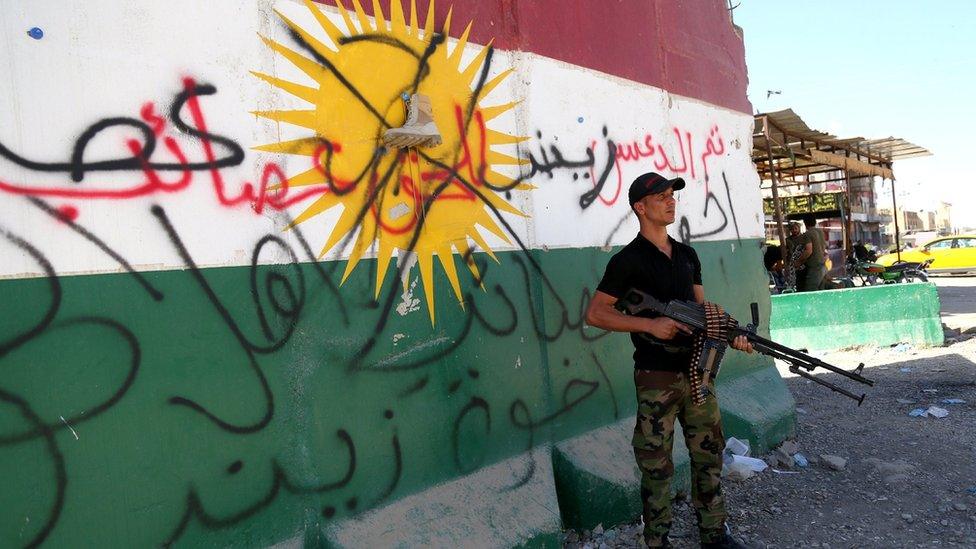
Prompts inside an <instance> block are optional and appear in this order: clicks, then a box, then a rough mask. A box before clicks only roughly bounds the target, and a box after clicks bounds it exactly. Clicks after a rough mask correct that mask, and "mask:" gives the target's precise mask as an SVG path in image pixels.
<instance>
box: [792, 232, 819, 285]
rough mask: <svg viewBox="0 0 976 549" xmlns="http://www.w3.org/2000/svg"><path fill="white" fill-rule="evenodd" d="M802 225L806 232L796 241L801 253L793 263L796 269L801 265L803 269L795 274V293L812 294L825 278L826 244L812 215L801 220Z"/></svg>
mask: <svg viewBox="0 0 976 549" xmlns="http://www.w3.org/2000/svg"><path fill="white" fill-rule="evenodd" d="M803 225H804V226H806V228H807V230H806V232H805V233H803V234H802V235H801V236H800V237H799V240H798V243H800V244H801V245H802V246H803V252H801V253H800V257H799V258H798V259H797V260H796V263H794V266H796V267H797V268H799V267H800V265H803V266H804V267H805V269H804V270H803V271H802V272H798V273H797V277H796V291H798V292H813V291H816V290H819V289H820V288H821V285H822V284H823V280H824V278H825V277H826V276H827V265H826V259H825V257H826V256H825V255H824V254H825V252H824V250H825V249H826V248H827V242H826V240H825V239H824V235H823V231H821V230H820V229H818V228H817V220H816V218H814V217H813V216H812V215H808V216H806V217H804V218H803Z"/></svg>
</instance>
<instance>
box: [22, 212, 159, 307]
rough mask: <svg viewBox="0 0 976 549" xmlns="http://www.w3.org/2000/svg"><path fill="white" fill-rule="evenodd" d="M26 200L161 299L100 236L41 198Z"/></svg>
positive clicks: (155, 297)
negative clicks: (64, 226) (96, 249)
mask: <svg viewBox="0 0 976 549" xmlns="http://www.w3.org/2000/svg"><path fill="white" fill-rule="evenodd" d="M27 200H29V201H30V203H31V204H33V205H34V206H36V207H37V208H39V209H40V210H42V211H43V212H44V213H46V214H48V215H50V216H51V217H53V218H54V219H57V220H58V221H61V222H62V223H65V224H66V225H67V226H68V227H70V228H71V230H72V231H74V232H76V233H78V234H80V235H81V236H82V237H84V239H85V240H87V241H89V242H91V243H92V244H94V245H95V246H96V247H97V248H98V249H99V250H102V251H103V252H105V253H106V254H107V255H108V256H109V257H111V258H112V259H114V260H115V261H116V262H117V263H118V264H119V265H121V266H122V268H123V269H125V272H127V273H129V274H130V275H132V277H133V278H135V279H136V282H138V283H139V285H140V286H142V287H143V288H144V289H145V290H146V292H148V293H149V295H150V296H152V298H153V299H155V300H156V301H162V300H163V293H162V292H160V291H159V290H158V289H156V288H155V287H154V286H153V285H152V284H150V283H149V281H148V280H146V277H145V276H143V274H142V273H140V272H139V271H137V270H135V269H133V268H132V265H130V264H129V262H128V261H126V259H125V258H124V257H122V256H121V255H119V253H118V252H116V251H115V250H113V249H112V248H110V247H109V246H108V244H106V243H105V241H103V240H102V239H101V238H99V237H98V236H96V235H95V234H93V233H92V232H91V231H89V230H88V229H86V228H84V227H82V226H81V225H79V224H78V223H75V222H74V220H72V219H69V218H68V217H67V216H65V215H62V214H61V212H59V211H58V210H57V209H56V208H54V207H52V206H51V205H50V204H48V203H47V202H45V201H43V200H41V199H40V198H36V197H28V198H27Z"/></svg>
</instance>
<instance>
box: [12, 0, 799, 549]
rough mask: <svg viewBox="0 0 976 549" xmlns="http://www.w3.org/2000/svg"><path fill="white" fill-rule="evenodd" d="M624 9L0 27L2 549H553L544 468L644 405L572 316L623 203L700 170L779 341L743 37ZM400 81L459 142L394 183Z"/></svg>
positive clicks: (77, 11)
mask: <svg viewBox="0 0 976 549" xmlns="http://www.w3.org/2000/svg"><path fill="white" fill-rule="evenodd" d="M391 6H392V7H391ZM636 6H637V4H636V3H634V4H631V3H624V4H613V5H607V6H602V7H601V9H600V10H593V9H592V8H591V7H590V6H589V4H587V3H582V2H570V3H566V2H558V3H557V2H531V3H530V2H515V1H513V0H500V1H498V2H474V1H473V0H471V1H465V2H458V3H457V4H455V6H454V9H453V11H451V12H448V8H449V7H450V6H449V5H448V4H446V3H445V4H439V5H437V6H435V7H434V8H432V9H431V10H430V11H429V12H428V5H427V4H426V3H425V2H420V3H419V5H418V8H417V10H416V13H412V12H411V9H410V8H409V7H407V6H403V7H401V6H400V4H399V2H393V4H392V5H389V4H387V3H386V2H383V3H374V4H373V5H372V6H367V7H365V8H362V7H361V6H359V5H358V4H356V5H355V6H353V5H351V4H348V3H347V5H346V7H347V8H348V9H349V11H348V12H346V11H344V10H338V9H336V7H335V6H334V5H332V4H330V5H321V6H306V5H304V4H302V3H297V2H291V1H280V2H269V1H261V2H257V3H242V2H233V1H230V0H219V1H217V0H214V1H208V2H196V1H190V0H176V1H173V2H167V3H155V4H146V3H125V4H119V3H117V2H108V1H89V2H84V3H82V2H77V3H55V2H31V3H16V4H15V5H12V6H7V8H6V9H4V10H2V11H0V26H2V30H3V33H2V35H0V36H2V38H0V41H2V42H0V43H2V45H3V52H4V53H3V57H4V60H5V62H6V63H5V67H6V72H7V78H5V79H3V81H2V82H0V96H2V97H4V98H6V99H7V101H4V102H2V104H0V121H2V123H0V236H2V238H0V257H2V258H3V261H2V262H0V297H2V299H0V303H2V305H3V311H4V314H3V315H0V371H2V378H0V379H2V381H0V483H2V485H3V486H4V489H3V490H2V491H0V508H2V509H4V510H5V512H4V513H2V514H0V546H19V545H38V544H42V543H43V544H46V545H53V546H77V545H90V546H144V545H158V544H164V543H177V544H186V545H190V546H196V545H237V546H263V545H271V544H279V543H285V544H306V545H313V546H314V545H319V544H323V543H324V544H332V545H340V546H355V545H363V544H367V545H378V544H379V545H382V544H391V543H405V544H442V545H452V544H457V543H460V542H463V541H465V540H486V543H488V544H493V545H517V544H523V543H551V542H552V540H554V539H555V538H554V534H555V532H557V531H558V529H559V528H560V526H561V521H562V520H563V519H562V518H561V515H560V505H561V503H564V502H563V501H560V500H559V499H557V496H556V489H555V484H556V480H555V477H554V472H553V466H552V464H551V459H550V450H551V448H552V445H553V444H554V443H557V442H559V441H573V440H577V437H579V436H583V435H585V434H587V433H590V432H592V431H593V430H594V429H607V428H610V427H609V426H613V425H617V424H618V423H620V422H624V423H626V420H627V418H628V416H630V415H632V413H633V412H632V411H633V409H634V404H635V403H634V397H633V395H632V393H633V389H632V382H631V379H630V378H631V363H630V358H629V356H630V350H629V343H628V341H627V338H626V337H625V336H622V335H611V334H605V333H603V332H601V331H599V330H595V329H593V328H589V327H586V326H584V325H583V322H582V315H583V311H584V310H585V307H586V304H587V302H588V298H589V295H591V293H592V291H593V288H594V287H595V286H596V284H597V282H598V281H599V277H600V275H601V274H602V270H603V267H604V265H605V263H606V261H607V259H608V258H609V255H610V253H611V252H612V251H613V250H614V249H616V247H618V246H620V245H622V244H625V243H626V242H628V241H629V240H630V239H631V238H633V235H634V234H635V231H636V222H635V220H634V218H633V216H632V214H630V212H629V210H628V207H627V203H626V199H625V198H624V197H623V194H624V193H625V192H626V186H627V183H628V182H629V181H630V180H631V179H632V178H633V177H634V176H636V175H637V174H639V173H642V172H643V171H647V170H651V169H654V170H657V171H661V172H662V173H665V174H667V175H669V176H670V175H681V176H683V177H685V178H686V179H687V180H688V181H689V186H688V188H687V189H686V190H685V191H683V192H682V193H681V197H680V200H679V222H678V223H676V224H675V226H674V227H673V229H674V233H673V234H674V236H675V237H677V238H681V239H683V240H685V241H688V242H691V243H692V244H693V245H694V246H695V247H696V249H697V250H698V251H699V253H700V255H701V256H702V260H703V265H704V267H705V285H706V293H707V294H708V297H709V298H710V299H713V300H715V301H718V302H721V303H723V305H725V306H726V308H728V309H730V310H731V311H732V312H734V313H736V314H738V315H739V316H740V317H741V318H745V317H746V315H747V311H748V305H749V303H750V302H752V301H758V302H759V303H760V304H761V305H762V310H763V313H764V318H768V312H769V301H768V300H767V299H766V295H767V293H766V290H765V277H764V274H763V273H762V270H761V258H760V251H759V242H760V240H761V238H762V212H761V202H760V197H759V190H758V180H757V176H756V174H755V172H754V170H753V167H752V164H751V161H750V159H749V148H750V143H751V130H752V117H751V116H750V114H749V106H748V103H747V102H746V101H745V95H744V89H745V67H744V60H743V53H742V45H741V41H739V39H738V38H737V37H736V36H735V34H734V32H733V29H732V27H731V25H730V24H729V21H728V17H727V14H726V12H725V9H724V4H723V3H722V2H719V1H714V2H702V3H695V4H694V5H690V4H686V5H679V4H675V3H672V2H652V3H650V4H646V5H644V4H641V5H640V7H639V8H638V7H636ZM376 9H383V10H384V11H385V13H384V15H383V17H381V18H378V21H379V24H377V23H376V21H377V19H374V18H372V17H371V14H373V13H374V10H376ZM403 10H405V12H404V11H403ZM276 11H277V12H279V13H276ZM449 14H450V16H449ZM448 20H450V23H449V26H448V23H447V21H448ZM414 22H415V24H414ZM469 22H471V23H472V26H471V27H470V28H471V30H470V31H469V30H468V24H469ZM34 27H36V28H37V29H36V30H33V31H32V30H31V29H33V28H34ZM438 30H442V31H443V32H444V34H445V35H447V36H449V38H448V39H447V40H446V41H445V42H444V43H439V39H438V38H437V36H438V33H437V31H438ZM665 35H667V36H668V37H669V38H668V39H667V40H665V39H664V37H665ZM262 37H265V38H266V40H263V39H262ZM493 37H497V41H496V42H495V46H494V47H486V44H488V43H489V41H490V40H491V39H492V38H493ZM425 52H427V53H428V54H429V55H426V56H425ZM415 82H416V84H417V86H418V90H419V91H420V92H421V93H425V94H427V95H429V96H430V97H431V98H432V102H433V107H434V115H435V119H436V122H437V124H438V126H439V128H440V130H441V133H442V134H443V136H444V144H443V145H441V146H439V147H436V148H433V149H421V150H420V151H419V152H417V153H416V154H409V155H398V154H397V153H396V152H394V151H390V150H386V149H384V148H382V147H381V146H379V142H378V137H379V136H380V135H381V134H382V131H383V130H384V129H385V128H386V127H388V126H398V125H400V124H401V123H402V122H403V120H404V117H405V112H404V106H403V103H402V101H401V100H400V99H399V97H400V94H401V93H403V92H404V91H405V90H410V89H411V88H412V85H413V84H414V83H415ZM727 362H728V363H727V364H726V365H725V367H724V371H723V374H722V376H721V378H720V379H721V383H722V386H723V387H735V389H734V391H730V393H729V394H730V396H729V398H727V399H725V403H724V410H723V411H724V413H725V417H726V426H727V429H728V430H729V431H730V432H732V433H737V434H740V435H750V436H751V437H752V438H753V439H754V440H757V441H759V442H760V445H762V444H767V445H768V444H769V443H771V441H772V440H773V439H775V438H776V437H782V435H783V434H784V433H785V432H786V431H788V430H789V428H790V422H789V414H788V409H789V407H790V405H791V400H790V399H789V396H788V394H787V393H786V391H785V388H784V387H783V385H782V383H781V382H780V381H779V379H778V378H777V377H775V376H773V377H770V372H771V369H770V366H769V363H768V361H764V360H762V359H753V360H751V361H750V360H746V359H745V358H744V357H742V356H739V355H738V354H737V353H731V354H730V356H729V358H728V359H727ZM733 395H734V396H733ZM621 436H624V435H621ZM590 449H591V450H594V449H595V448H590ZM613 458H614V459H615V460H616V459H619V460H620V463H627V464H628V466H629V464H630V460H631V456H630V455H629V454H627V455H614V456H613ZM562 499H565V498H562ZM533 540H534V541H533Z"/></svg>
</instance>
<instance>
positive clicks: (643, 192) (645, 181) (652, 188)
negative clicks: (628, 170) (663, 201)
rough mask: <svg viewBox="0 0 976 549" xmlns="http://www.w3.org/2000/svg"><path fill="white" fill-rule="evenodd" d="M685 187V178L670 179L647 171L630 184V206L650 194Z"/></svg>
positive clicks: (678, 189)
mask: <svg viewBox="0 0 976 549" xmlns="http://www.w3.org/2000/svg"><path fill="white" fill-rule="evenodd" d="M683 188H685V180H684V179H681V178H680V177H675V178H674V179H668V178H667V177H664V176H663V175H661V174H659V173H654V172H647V173H645V174H642V175H639V176H637V179H635V180H634V182H633V183H631V184H630V191H628V192H627V198H628V199H630V207H631V208H633V207H634V203H635V202H637V201H638V200H640V199H641V198H644V197H645V196H647V195H649V194H657V193H663V192H664V191H666V190H668V189H674V190H676V191H680V190H681V189H683Z"/></svg>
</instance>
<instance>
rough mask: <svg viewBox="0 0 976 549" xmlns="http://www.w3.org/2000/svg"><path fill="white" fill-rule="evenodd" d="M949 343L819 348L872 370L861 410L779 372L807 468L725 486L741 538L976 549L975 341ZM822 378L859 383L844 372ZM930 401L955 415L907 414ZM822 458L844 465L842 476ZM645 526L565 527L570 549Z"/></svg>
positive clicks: (683, 521) (688, 521)
mask: <svg viewBox="0 0 976 549" xmlns="http://www.w3.org/2000/svg"><path fill="white" fill-rule="evenodd" d="M947 343H948V344H947V345H946V346H944V347H937V348H928V349H915V348H912V347H910V346H907V345H898V346H895V347H886V348H861V349H854V350H847V351H836V352H829V353H818V354H817V355H816V356H818V357H820V358H821V359H823V360H825V361H827V362H828V363H831V364H836V365H838V366H841V367H843V368H845V369H850V368H852V367H853V366H855V365H856V364H857V363H858V362H862V361H863V362H865V363H866V365H867V367H866V369H865V372H864V375H865V376H866V377H868V378H871V379H873V380H875V382H876V385H875V386H874V387H873V388H868V390H867V393H868V397H867V398H866V399H865V401H864V404H863V406H861V407H860V408H858V407H857V406H856V405H855V404H854V403H853V401H851V400H849V399H847V398H845V397H842V396H840V395H837V394H835V393H832V392H830V391H829V390H827V389H826V388H824V387H821V386H819V385H817V384H815V383H812V382H809V381H807V380H805V379H803V378H799V377H795V376H792V374H789V373H788V372H786V370H785V367H782V366H781V367H780V371H781V373H782V374H783V376H784V378H785V380H786V383H787V385H788V386H789V388H790V391H791V392H792V393H793V395H794V397H795V398H796V405H797V436H796V440H795V441H793V442H794V443H795V445H796V450H798V451H799V452H800V453H801V454H803V455H804V456H805V457H807V458H808V459H809V460H810V464H809V466H807V467H805V468H800V467H795V466H794V467H792V468H788V467H786V466H785V465H783V464H778V465H777V467H776V469H778V470H783V471H790V472H791V473H792V474H790V473H776V472H773V471H772V470H771V469H772V468H770V469H767V470H766V471H764V472H762V473H759V474H757V475H755V476H753V477H751V478H748V479H740V480H733V479H731V478H729V479H727V480H726V481H725V482H724V483H723V486H724V488H725V493H726V498H727V502H728V509H729V516H730V524H731V527H732V530H733V532H734V533H735V534H736V535H737V536H738V537H739V538H740V539H742V540H743V541H746V542H748V543H750V544H751V545H753V546H755V547H767V548H773V547H818V548H838V547H845V548H847V547H976V430H974V429H973V428H972V425H973V423H974V420H976V338H973V337H967V336H966V335H963V336H962V337H960V338H956V339H951V340H948V342H947ZM819 375H822V376H823V379H825V380H827V381H831V382H834V383H837V384H839V385H843V386H847V387H851V386H854V385H858V384H854V383H851V382H850V381H848V380H846V379H845V378H843V377H841V376H839V375H836V374H819ZM858 389H859V388H855V390H858ZM945 399H962V400H964V401H965V403H961V404H945V403H943V402H942V401H943V400H945ZM931 405H934V406H938V407H941V408H943V409H945V410H947V411H948V416H946V417H944V418H937V417H931V416H923V417H911V416H909V415H908V414H909V412H910V411H911V410H913V409H916V408H923V409H927V408H928V407H929V406H931ZM796 450H794V451H796ZM824 455H827V456H837V457H839V458H842V461H844V462H845V463H844V464H843V466H842V467H838V469H839V470H835V469H833V468H831V467H829V466H828V463H827V461H830V460H832V458H827V460H824V459H823V458H822V457H821V456H824ZM766 457H768V458H769V459H772V457H770V456H766ZM839 465H840V464H839V463H835V467H836V466H839ZM674 515H675V516H674V519H675V522H674V526H673V527H672V543H674V545H675V547H679V548H689V547H698V534H697V528H696V526H695V519H694V511H693V510H692V509H691V507H690V505H689V504H688V502H686V501H676V503H675V513H674ZM640 528H641V527H640V525H639V524H630V525H622V526H618V527H617V528H615V529H611V530H608V531H607V532H603V531H602V528H597V529H596V531H595V532H580V533H577V532H567V538H566V546H567V547H581V548H582V547H587V546H589V547H591V548H594V549H596V548H601V547H638V546H639V545H638V543H639V541H638V540H639V537H640Z"/></svg>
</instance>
